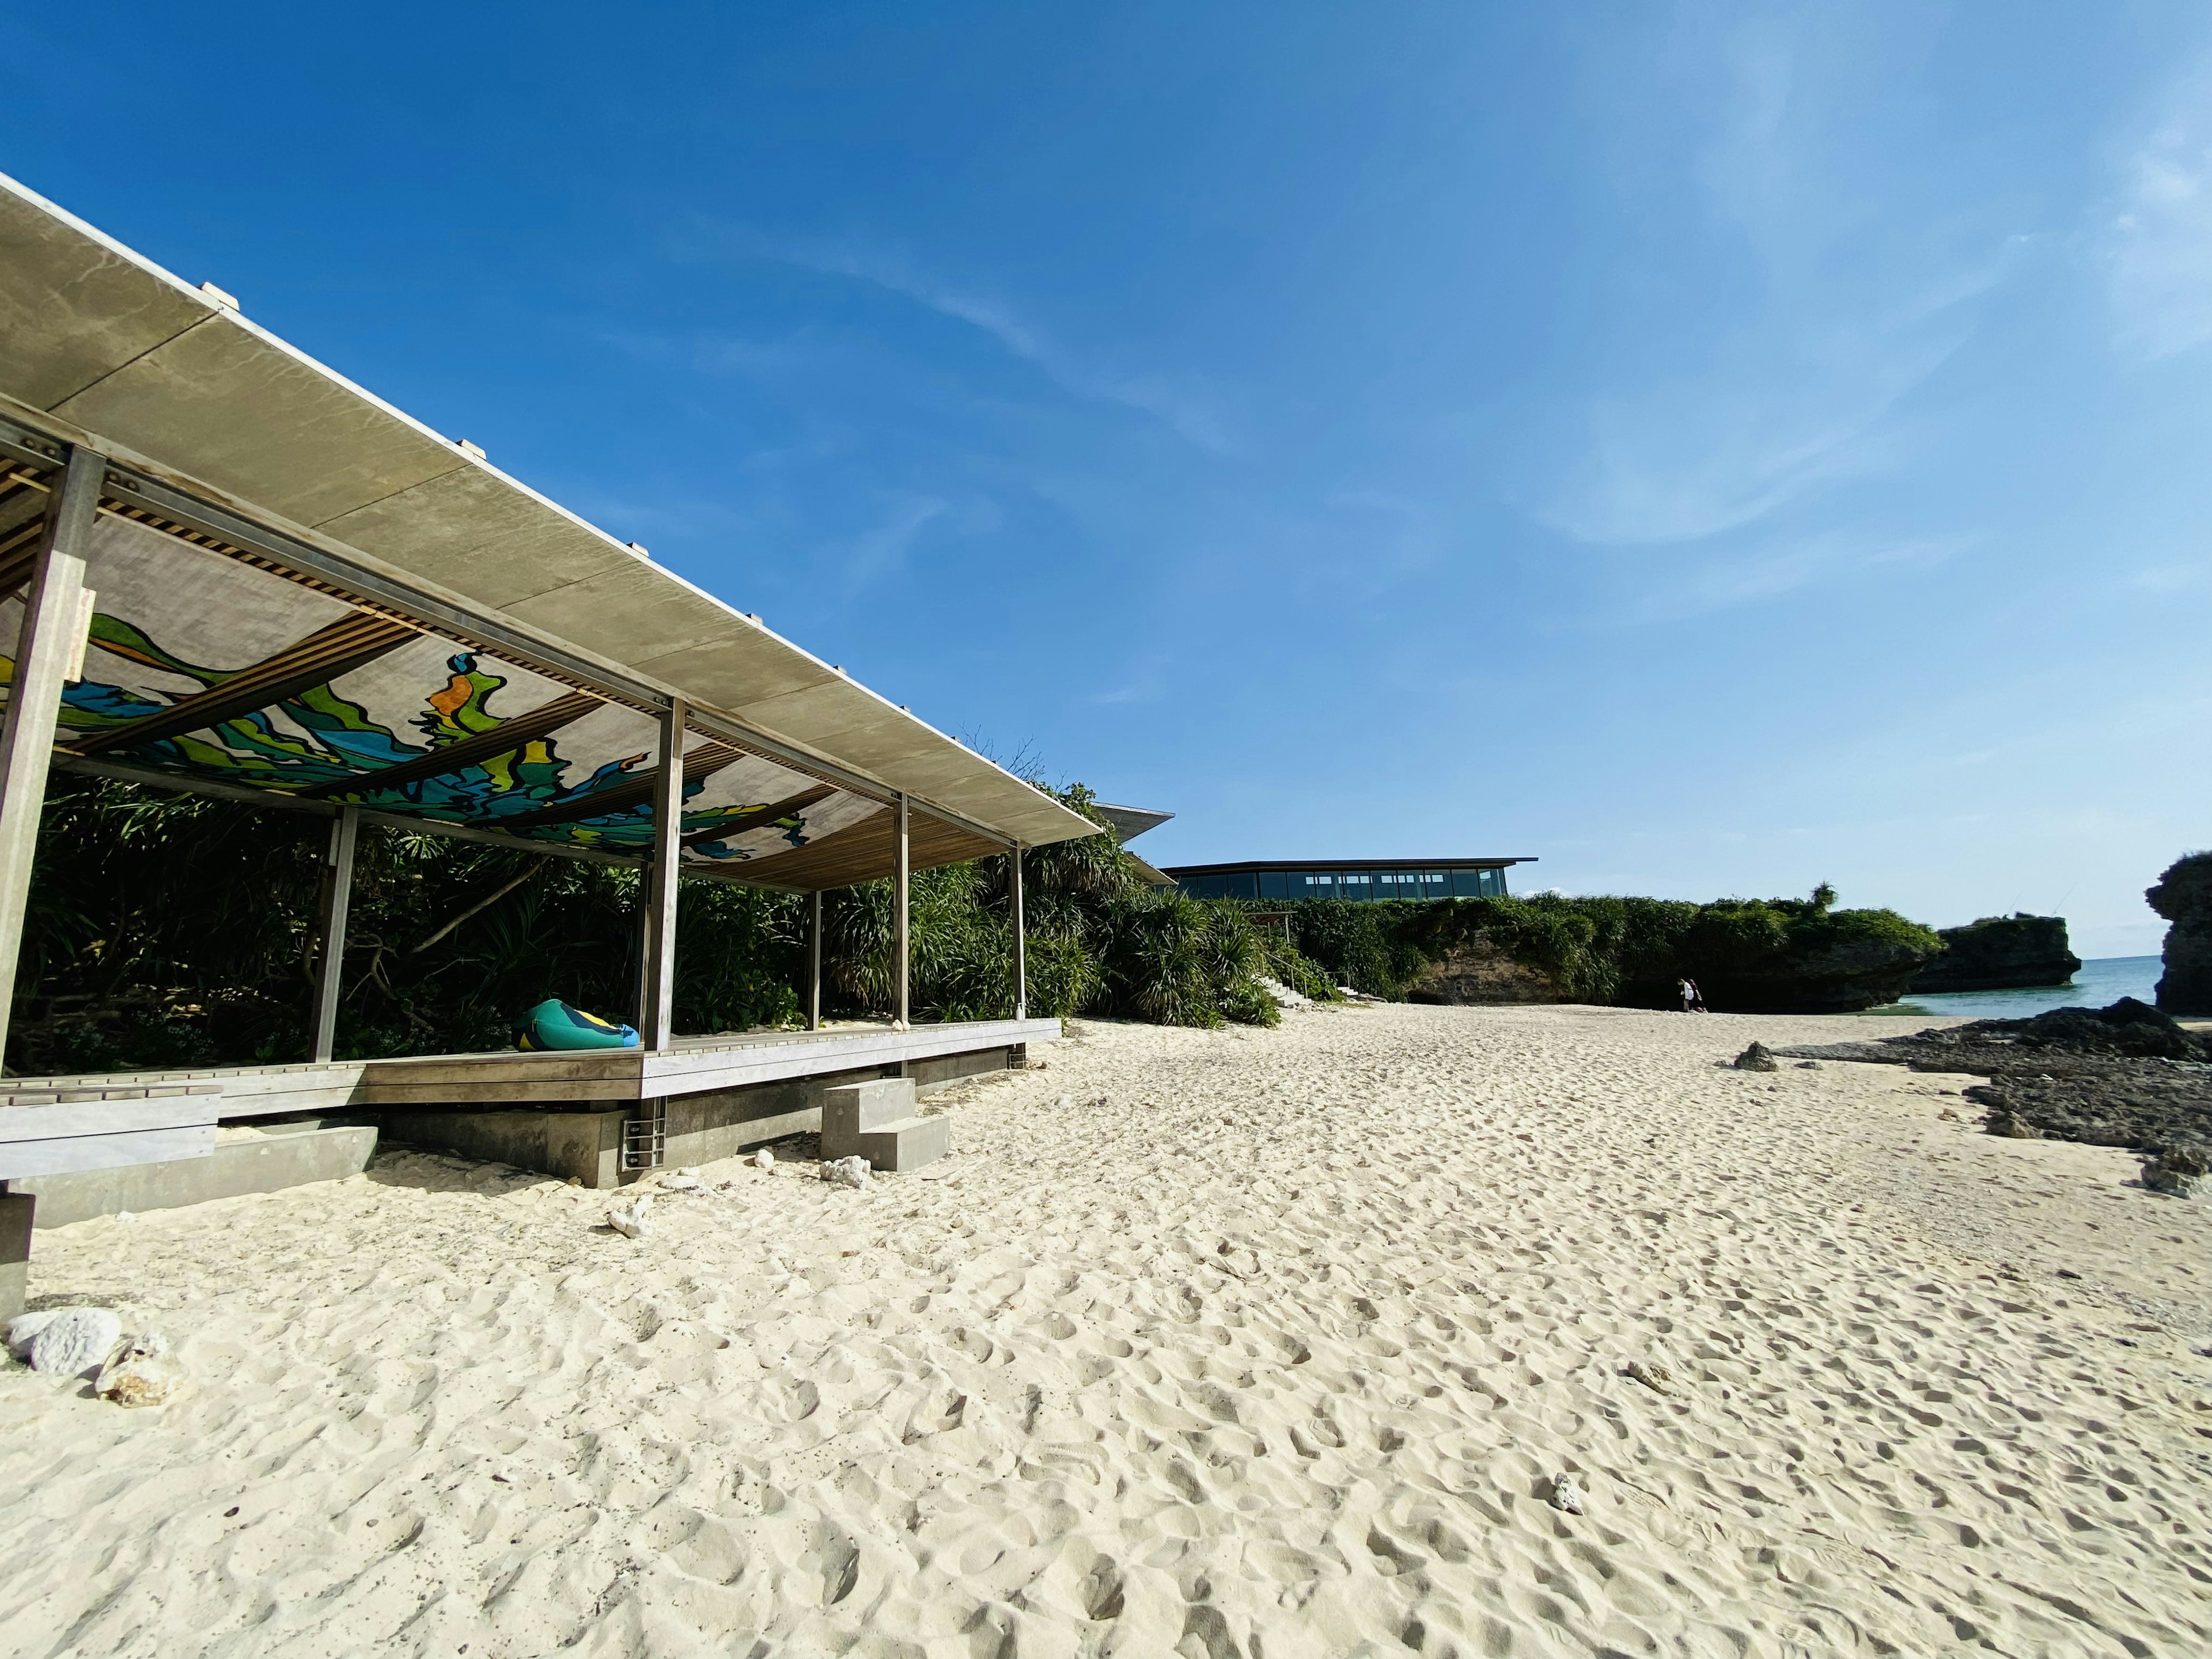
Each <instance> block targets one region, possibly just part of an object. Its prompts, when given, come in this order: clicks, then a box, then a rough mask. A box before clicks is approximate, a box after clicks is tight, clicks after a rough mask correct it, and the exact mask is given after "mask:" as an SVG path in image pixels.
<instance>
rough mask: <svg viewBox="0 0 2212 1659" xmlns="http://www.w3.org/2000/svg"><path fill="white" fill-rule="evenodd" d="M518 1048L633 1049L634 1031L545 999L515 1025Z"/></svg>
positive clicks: (635, 1034) (552, 999)
mask: <svg viewBox="0 0 2212 1659" xmlns="http://www.w3.org/2000/svg"><path fill="white" fill-rule="evenodd" d="M514 1046H515V1047H516V1048H636V1047H637V1046H638V1043H637V1032H636V1030H635V1029H634V1028H632V1027H630V1026H628V1025H617V1024H615V1022H614V1021H612V1020H611V1019H601V1018H599V1016H598V1015H597V1014H587V1013H586V1012H584V1011H583V1010H582V1009H581V1008H572V1007H570V1006H568V1004H567V1003H565V1002H563V1001H562V1000H561V999H560V998H558V997H548V998H547V999H546V1000H544V1001H543V1002H541V1003H539V1004H538V1006H536V1007H535V1008H532V1010H531V1011H530V1012H528V1013H526V1014H525V1015H524V1016H523V1017H522V1018H520V1019H518V1020H517V1021H515V1022H514Z"/></svg>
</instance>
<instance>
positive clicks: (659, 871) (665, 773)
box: [637, 698, 726, 1053]
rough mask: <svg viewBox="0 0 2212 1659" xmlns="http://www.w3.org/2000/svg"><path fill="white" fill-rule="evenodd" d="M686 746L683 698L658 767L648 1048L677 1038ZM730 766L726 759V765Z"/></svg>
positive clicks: (664, 730)
mask: <svg viewBox="0 0 2212 1659" xmlns="http://www.w3.org/2000/svg"><path fill="white" fill-rule="evenodd" d="M683 750H684V702H683V700H682V699H681V698H678V699H677V700H676V702H675V703H674V705H673V706H672V707H671V708H670V709H669V711H668V712H667V713H666V714H663V715H662V716H661V717H660V763H659V765H658V766H656V767H654V768H653V864H652V866H651V871H650V873H649V875H648V877H647V881H646V904H645V949H644V951H643V953H642V954H643V958H644V975H643V979H644V985H643V987H642V993H641V995H640V996H639V998H638V1021H637V1032H638V1038H639V1040H640V1041H641V1042H642V1043H643V1044H644V1045H645V1047H646V1048H647V1050H648V1051H651V1052H653V1053H659V1052H661V1051H664V1050H665V1049H666V1048H669V1047H670V1046H671V1045H672V1044H673V1043H674V1042H675V1041H676V899H677V893H678V888H679V887H680V886H681V885H682V881H681V878H680V869H679V862H680V860H682V858H683V856H684V843H683V828H684V782H685V781H686V775H687V774H688V773H689V772H690V765H689V763H688V758H687V763H686V764H684V765H681V766H671V765H670V764H669V762H670V761H671V759H673V758H674V757H677V756H678V755H680V754H682V753H683ZM725 764H726V763H725Z"/></svg>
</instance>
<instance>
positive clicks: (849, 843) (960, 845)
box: [730, 808, 1006, 893]
mask: <svg viewBox="0 0 2212 1659" xmlns="http://www.w3.org/2000/svg"><path fill="white" fill-rule="evenodd" d="M897 828H898V824H897V814H896V813H895V812H890V811H884V812H878V813H877V814H876V815H875V816H874V817H868V818H863V819H862V820H861V821H860V823H856V824H854V825H852V826H851V827H850V828H849V829H840V830H838V831H837V833H836V834H835V835H833V836H823V838H822V839H821V840H820V841H817V842H813V843H812V844H811V845H810V846H806V847H802V848H798V849H797V850H795V851H793V852H789V853H786V854H782V855H781V857H778V858H775V859H772V860H767V861H765V862H763V864H762V865H761V866H759V872H758V879H759V882H760V884H761V885H763V886H768V887H789V888H795V889H796V890H799V891H800V892H803V893H805V892H819V891H823V890H826V889H829V888H832V887H850V886H853V885H854V884H857V883H860V882H864V881H880V880H882V879H883V878H884V877H886V876H889V875H890V873H891V860H892V853H893V847H892V842H893V839H894V837H895V836H896V834H897ZM1005 851H1006V848H1003V847H1001V846H1000V845H999V844H998V843H997V842H987V841H985V840H983V839H982V838H981V836H974V835H970V834H969V832H968V831H967V830H965V829H960V828H958V827H957V825H954V824H950V823H945V821H944V820H943V819H941V818H935V817H931V816H930V815H929V814H928V813H927V812H925V811H921V809H920V808H916V809H915V810H914V811H912V812H910V813H909V814H908V825H907V852H908V859H909V860H910V861H911V863H912V865H913V867H914V868H915V869H917V870H933V869H935V868H937V867H938V866H939V865H945V864H964V863H966V862H967V861H968V860H970V859H980V858H988V857H990V856H991V855H992V854H994V853H1003V852H1005ZM745 878H746V877H745V873H744V872H743V871H738V872H732V874H731V876H730V879H731V880H732V881H744V879H745Z"/></svg>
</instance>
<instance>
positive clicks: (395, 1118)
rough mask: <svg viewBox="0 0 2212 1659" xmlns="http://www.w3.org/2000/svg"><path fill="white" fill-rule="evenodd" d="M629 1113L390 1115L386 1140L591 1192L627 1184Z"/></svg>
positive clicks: (624, 1110)
mask: <svg viewBox="0 0 2212 1659" xmlns="http://www.w3.org/2000/svg"><path fill="white" fill-rule="evenodd" d="M628 1116H629V1109H628V1108H626V1107H621V1106H617V1107H613V1108H611V1109H605V1110H574V1111H559V1110H552V1109H545V1110H540V1109H529V1110H522V1111H512V1112H482V1111H477V1112H471V1111H460V1110H447V1111H437V1112H386V1113H385V1114H383V1117H384V1133H385V1134H386V1138H387V1139H392V1140H400V1141H404V1142H406V1143H407V1144H408V1145H409V1146H428V1147H435V1148H436V1149H437V1150H439V1151H441V1152H459V1154H460V1155H461V1156H462V1157H463V1158H482V1159H483V1160H484V1161H485V1162H486V1163H490V1164H513V1166H514V1167H515V1168H516V1169H518V1170H537V1171H538V1173H539V1174H541V1175H550V1176H560V1177H561V1178H562V1180H564V1181H565V1180H568V1179H571V1178H573V1179H574V1180H575V1181H577V1182H580V1184H581V1185H583V1186H586V1187H592V1188H610V1187H619V1186H620V1185H621V1184H622V1126H623V1119H624V1118H626V1117H628Z"/></svg>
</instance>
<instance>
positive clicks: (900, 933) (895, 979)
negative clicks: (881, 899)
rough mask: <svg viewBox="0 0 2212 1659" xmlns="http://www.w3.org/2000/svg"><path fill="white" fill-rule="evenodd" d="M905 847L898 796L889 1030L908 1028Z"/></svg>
mask: <svg viewBox="0 0 2212 1659" xmlns="http://www.w3.org/2000/svg"><path fill="white" fill-rule="evenodd" d="M908 862H909V860H908V850H907V805H906V797H905V796H904V795H901V796H900V797H899V798H898V830H897V839H896V845H895V846H894V847H893V848H892V851H891V866H892V875H893V889H894V890H893V893H892V896H891V975H892V979H891V1029H892V1030H895V1031H904V1030H910V1029H911V1028H910V1027H909V1026H908V1023H907V1016H908V1012H909V1009H908V994H907V993H908V970H909V967H910V962H911V957H912V955H913V951H912V948H911V947H912V941H911V940H910V939H908V917H907V878H908V876H909V875H910V874H911V873H912V872H911V871H910V870H909V869H908Z"/></svg>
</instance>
